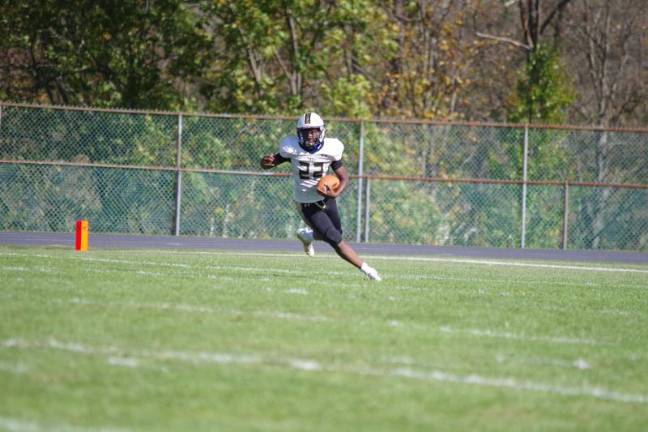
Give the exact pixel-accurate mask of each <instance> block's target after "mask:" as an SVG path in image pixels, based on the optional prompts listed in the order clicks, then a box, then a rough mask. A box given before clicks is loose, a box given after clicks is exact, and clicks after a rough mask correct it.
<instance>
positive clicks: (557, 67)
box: [509, 45, 574, 124]
mask: <svg viewBox="0 0 648 432" xmlns="http://www.w3.org/2000/svg"><path fill="white" fill-rule="evenodd" d="M516 90H517V92H516V94H515V95H514V97H513V101H512V111H511V113H510V114H509V120H510V121H512V122H515V123H518V122H528V123H545V124H560V123H563V122H564V121H565V118H566V113H565V110H566V108H567V107H568V106H569V105H570V104H571V102H572V100H573V99H574V91H573V90H572V87H571V83H570V82H569V80H568V77H567V75H566V74H565V72H564V67H563V66H562V64H561V62H560V59H559V57H558V52H557V51H556V49H555V48H553V47H551V46H549V45H539V46H537V47H536V48H535V49H533V50H532V51H531V52H530V53H529V54H528V58H527V63H526V65H525V69H524V72H523V73H522V74H521V75H520V78H519V79H518V83H517V88H516Z"/></svg>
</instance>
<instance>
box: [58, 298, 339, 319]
mask: <svg viewBox="0 0 648 432" xmlns="http://www.w3.org/2000/svg"><path fill="white" fill-rule="evenodd" d="M51 302H52V303H63V304H76V305H87V306H99V307H119V308H133V309H154V310H160V311H165V310H173V311H177V312H186V313H204V314H213V315H222V314H228V315H254V316H258V317H268V318H276V319H285V320H297V321H316V322H323V321H328V318H327V317H324V316H318V315H301V314H297V313H292V312H283V311H258V310H255V311H243V310H238V309H218V308H212V307H208V306H198V305H190V304H182V303H138V302H100V301H94V300H86V299H81V298H73V299H69V300H59V299H54V300H51Z"/></svg>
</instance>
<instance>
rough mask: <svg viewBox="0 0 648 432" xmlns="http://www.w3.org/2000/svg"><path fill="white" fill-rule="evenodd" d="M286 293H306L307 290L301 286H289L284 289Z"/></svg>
mask: <svg viewBox="0 0 648 432" xmlns="http://www.w3.org/2000/svg"><path fill="white" fill-rule="evenodd" d="M286 292H287V293H288V294H299V295H308V291H306V290H305V289H303V288H289V289H287V290H286Z"/></svg>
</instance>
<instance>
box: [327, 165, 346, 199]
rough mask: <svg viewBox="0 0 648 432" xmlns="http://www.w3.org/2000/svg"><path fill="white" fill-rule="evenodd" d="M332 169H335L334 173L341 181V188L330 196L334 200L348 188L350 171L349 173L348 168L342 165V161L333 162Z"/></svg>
mask: <svg viewBox="0 0 648 432" xmlns="http://www.w3.org/2000/svg"><path fill="white" fill-rule="evenodd" d="M331 167H332V168H333V172H334V173H335V175H336V176H337V178H339V179H340V186H338V187H337V189H336V190H334V191H332V193H331V195H330V196H331V197H332V198H335V197H337V196H339V195H340V194H341V193H342V191H344V189H345V188H346V186H347V183H348V182H349V171H347V169H346V167H345V166H344V165H342V161H335V162H333V163H332V164H331Z"/></svg>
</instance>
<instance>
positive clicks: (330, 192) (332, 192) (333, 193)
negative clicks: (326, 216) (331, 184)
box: [320, 188, 342, 198]
mask: <svg viewBox="0 0 648 432" xmlns="http://www.w3.org/2000/svg"><path fill="white" fill-rule="evenodd" d="M341 193H342V191H341V190H340V188H337V189H330V188H327V189H326V193H325V194H320V195H324V196H327V197H329V198H337V197H339V196H340V194H341Z"/></svg>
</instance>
